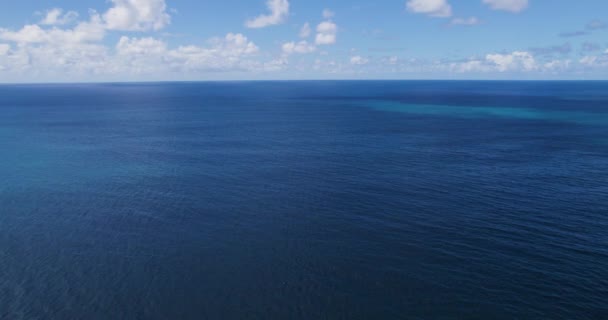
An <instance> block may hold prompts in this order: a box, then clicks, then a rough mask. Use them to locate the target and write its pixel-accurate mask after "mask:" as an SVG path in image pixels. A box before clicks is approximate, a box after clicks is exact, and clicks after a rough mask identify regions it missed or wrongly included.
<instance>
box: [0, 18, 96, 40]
mask: <svg viewBox="0 0 608 320" xmlns="http://www.w3.org/2000/svg"><path fill="white" fill-rule="evenodd" d="M104 36H105V30H104V28H103V25H102V23H101V20H100V18H99V16H97V15H94V16H92V17H91V21H89V22H80V23H79V24H78V25H76V27H74V28H73V29H59V28H56V27H54V28H52V29H43V28H41V27H40V26H39V25H36V24H31V25H26V26H24V27H23V28H21V29H20V30H18V31H9V30H6V29H0V39H3V40H6V41H13V42H16V43H19V44H35V43H53V44H64V43H82V42H94V41H100V40H102V39H103V38H104Z"/></svg>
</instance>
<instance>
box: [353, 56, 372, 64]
mask: <svg viewBox="0 0 608 320" xmlns="http://www.w3.org/2000/svg"><path fill="white" fill-rule="evenodd" d="M368 62H369V59H366V58H364V57H362V56H354V57H351V58H350V64H354V65H359V66H360V65H364V64H367V63H368Z"/></svg>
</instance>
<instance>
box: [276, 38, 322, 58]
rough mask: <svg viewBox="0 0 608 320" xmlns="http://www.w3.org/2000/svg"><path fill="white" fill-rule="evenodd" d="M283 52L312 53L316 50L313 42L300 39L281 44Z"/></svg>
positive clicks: (288, 53)
mask: <svg viewBox="0 0 608 320" xmlns="http://www.w3.org/2000/svg"><path fill="white" fill-rule="evenodd" d="M282 49H283V53H284V54H287V55H290V54H293V53H299V54H305V53H312V52H315V51H316V50H317V47H315V46H314V45H313V44H310V43H308V41H300V42H297V43H296V42H293V41H292V42H287V43H284V44H283V46H282Z"/></svg>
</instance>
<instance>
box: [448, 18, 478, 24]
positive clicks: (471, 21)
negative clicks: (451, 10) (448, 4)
mask: <svg viewBox="0 0 608 320" xmlns="http://www.w3.org/2000/svg"><path fill="white" fill-rule="evenodd" d="M479 23H480V21H479V19H477V17H470V18H466V19H465V18H454V19H452V21H451V22H450V24H451V25H457V26H474V25H478V24H479Z"/></svg>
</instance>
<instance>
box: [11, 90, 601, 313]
mask: <svg viewBox="0 0 608 320" xmlns="http://www.w3.org/2000/svg"><path fill="white" fill-rule="evenodd" d="M0 148H1V149H0V150H1V157H0V319H608V82H441V81H425V82H416V81H360V82H357V81H352V82H349V81H343V82H332V81H320V82H313V81H310V82H225V83H212V82H209V83H155V84H86V85H3V86H0Z"/></svg>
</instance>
